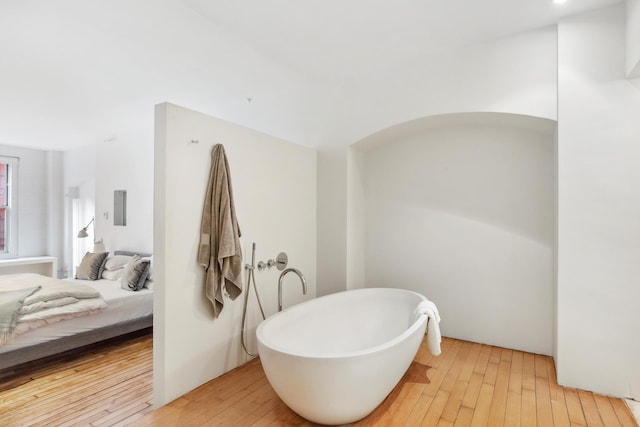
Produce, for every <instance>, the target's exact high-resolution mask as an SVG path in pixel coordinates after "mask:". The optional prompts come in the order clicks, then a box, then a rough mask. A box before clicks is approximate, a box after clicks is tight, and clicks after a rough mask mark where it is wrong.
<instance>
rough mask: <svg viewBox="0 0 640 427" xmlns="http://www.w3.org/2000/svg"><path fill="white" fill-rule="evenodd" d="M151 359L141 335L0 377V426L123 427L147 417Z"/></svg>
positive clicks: (147, 337)
mask: <svg viewBox="0 0 640 427" xmlns="http://www.w3.org/2000/svg"><path fill="white" fill-rule="evenodd" d="M152 353H153V352H152V336H151V334H150V333H149V332H147V333H146V334H144V335H142V336H140V335H139V334H133V335H130V336H128V337H127V339H125V340H122V339H117V340H110V342H109V343H108V344H107V345H93V346H90V347H87V348H85V349H83V350H82V351H74V352H70V353H66V354H65V355H63V356H61V357H58V358H56V359H50V360H48V361H47V362H46V363H42V362H32V363H29V364H26V365H23V366H21V367H20V368H19V369H17V370H11V371H4V372H0V426H3V427H9V426H11V427H14V426H16V427H17V426H20V427H26V426H55V427H62V426H83V427H86V426H124V425H128V424H130V423H131V422H132V421H133V420H135V419H138V418H140V417H142V416H144V415H145V414H146V413H149V412H151V411H152V402H151V400H152V394H153V390H152V386H153V354H152ZM0 357H2V356H1V355H0Z"/></svg>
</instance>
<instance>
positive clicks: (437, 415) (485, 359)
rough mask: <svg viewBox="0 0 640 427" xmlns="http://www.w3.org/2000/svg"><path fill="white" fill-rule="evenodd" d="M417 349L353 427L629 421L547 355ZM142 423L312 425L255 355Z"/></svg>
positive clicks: (466, 346)
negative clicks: (566, 381) (563, 380)
mask: <svg viewBox="0 0 640 427" xmlns="http://www.w3.org/2000/svg"><path fill="white" fill-rule="evenodd" d="M442 349H443V351H442V354H441V355H440V356H439V357H433V356H431V354H430V353H429V351H428V350H427V348H426V343H423V345H422V346H421V348H420V350H419V352H418V354H417V356H416V358H415V360H414V362H413V364H412V365H411V367H410V368H409V371H408V372H407V374H406V375H405V376H404V378H403V379H402V381H401V382H400V384H398V386H397V387H396V388H395V389H394V390H393V392H392V393H391V394H390V395H389V396H388V397H387V399H386V400H385V401H384V402H383V403H382V404H381V405H380V406H379V407H378V408H377V409H376V410H375V411H374V412H373V413H372V414H371V415H369V416H368V417H367V418H365V419H364V420H361V421H359V422H357V423H355V424H354V426H411V427H413V426H502V425H507V426H518V425H521V426H536V425H537V426H543V427H546V426H554V425H556V426H570V425H583V426H635V425H636V424H635V422H634V420H633V418H632V416H631V413H630V412H629V410H628V408H627V407H626V405H625V403H624V402H623V401H622V400H620V399H612V398H607V397H605V396H599V395H595V394H592V393H589V392H584V391H578V390H573V389H568V388H563V387H560V386H558V384H557V383H556V381H555V378H556V374H555V367H554V364H553V360H552V359H551V358H550V357H545V356H540V355H534V354H530V353H523V352H520V351H513V350H508V349H503V348H498V347H491V346H487V345H481V344H475V343H470V342H465V341H459V340H454V339H447V338H445V339H444V340H443V343H442ZM134 425H135V426H137V427H144V426H178V425H179V426H215V425H221V426H288V425H296V426H301V425H304V426H312V425H314V424H312V423H309V422H307V421H305V420H304V419H302V418H301V417H299V416H298V415H296V414H295V413H293V412H292V411H291V410H290V409H288V408H287V407H286V406H285V405H284V404H283V403H282V401H280V399H278V397H277V396H276V395H275V393H274V392H273V390H272V389H271V387H270V386H269V383H268V382H267V379H266V377H265V376H264V373H263V371H262V367H261V365H260V361H259V360H257V359H256V360H254V361H252V362H250V363H248V364H247V365H244V366H241V367H239V368H237V369H235V370H233V371H231V372H229V373H227V374H225V375H223V376H222V377H220V378H217V379H215V380H213V381H211V382H209V383H207V384H205V385H203V386H201V387H199V388H198V389H196V390H194V391H192V392H191V393H188V394H187V395H185V396H183V397H180V398H179V399H177V400H175V401H173V402H172V403H170V404H169V405H167V406H164V407H162V408H160V409H158V410H156V411H154V412H152V413H151V414H148V415H146V416H145V417H143V418H142V419H140V420H138V421H136V422H135V423H134Z"/></svg>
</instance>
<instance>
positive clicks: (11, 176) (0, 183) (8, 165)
mask: <svg viewBox="0 0 640 427" xmlns="http://www.w3.org/2000/svg"><path fill="white" fill-rule="evenodd" d="M17 184H18V159H17V158H16V157H4V156H0V258H11V257H16V256H18V239H17V237H18V215H17V210H18V209H17V207H18V206H17V200H18V197H17V196H18V192H17Z"/></svg>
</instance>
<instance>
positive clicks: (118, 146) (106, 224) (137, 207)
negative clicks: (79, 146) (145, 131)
mask: <svg viewBox="0 0 640 427" xmlns="http://www.w3.org/2000/svg"><path fill="white" fill-rule="evenodd" d="M96 156H97V161H96V181H95V182H96V237H97V238H98V239H103V241H104V243H105V247H106V249H107V250H109V251H113V250H117V249H125V250H131V251H139V252H151V251H152V250H153V140H152V137H151V136H150V135H136V134H131V133H122V134H119V135H118V136H117V137H112V138H107V139H106V140H104V141H100V142H98V143H97V145H96ZM114 190H126V191H127V225H126V226H116V225H113V218H114V214H113V192H114Z"/></svg>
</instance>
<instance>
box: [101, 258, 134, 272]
mask: <svg viewBox="0 0 640 427" xmlns="http://www.w3.org/2000/svg"><path fill="white" fill-rule="evenodd" d="M132 259H133V257H132V256H129V255H114V256H111V257H109V258H107V262H106V263H105V264H104V269H105V270H109V271H114V270H118V269H119V268H124V266H125V265H127V264H128V263H129V262H130V261H131V260H132Z"/></svg>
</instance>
